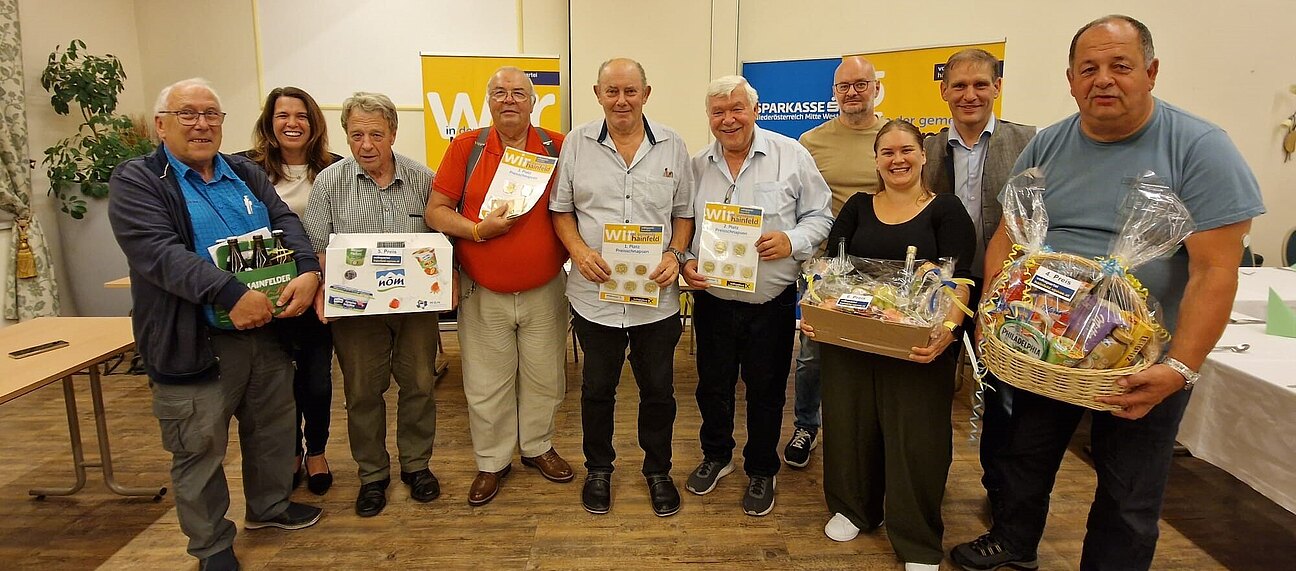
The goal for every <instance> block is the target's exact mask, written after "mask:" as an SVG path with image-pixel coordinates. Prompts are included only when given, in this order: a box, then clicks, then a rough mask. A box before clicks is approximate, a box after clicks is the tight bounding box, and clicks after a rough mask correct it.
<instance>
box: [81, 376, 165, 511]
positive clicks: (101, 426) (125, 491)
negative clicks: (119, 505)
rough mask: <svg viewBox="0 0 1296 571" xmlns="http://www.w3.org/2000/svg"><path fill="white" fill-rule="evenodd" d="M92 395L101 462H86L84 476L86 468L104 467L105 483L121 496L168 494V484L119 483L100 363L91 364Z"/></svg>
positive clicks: (157, 498)
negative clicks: (150, 485) (100, 373)
mask: <svg viewBox="0 0 1296 571" xmlns="http://www.w3.org/2000/svg"><path fill="white" fill-rule="evenodd" d="M90 396H91V402H92V403H93V404H94V416H95V431H96V432H97V435H98V437H99V462H93V463H89V462H87V463H85V464H83V468H82V470H81V472H82V474H83V476H82V478H84V473H85V468H87V467H98V468H102V469H103V477H104V483H105V484H107V485H108V489H109V490H112V492H113V493H115V494H117V495H120V496H152V497H153V501H155V502H156V501H159V500H161V499H162V496H164V495H166V492H167V489H166V486H162V487H160V488H128V487H125V486H122V485H121V484H118V483H117V478H116V477H114V476H113V465H112V452H111V451H110V450H109V449H108V421H107V418H106V415H105V414H104V404H103V386H102V385H101V384H100V381H99V365H91V366H90Z"/></svg>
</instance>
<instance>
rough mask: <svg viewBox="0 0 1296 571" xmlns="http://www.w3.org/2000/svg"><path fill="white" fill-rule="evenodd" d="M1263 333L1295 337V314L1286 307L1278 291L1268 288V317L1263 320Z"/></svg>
mask: <svg viewBox="0 0 1296 571" xmlns="http://www.w3.org/2000/svg"><path fill="white" fill-rule="evenodd" d="M1265 335H1277V336H1279V337H1296V314H1294V313H1292V309H1291V308H1290V307H1287V304H1286V303H1284V302H1283V300H1282V298H1281V297H1278V292H1276V291H1274V290H1273V288H1269V311H1268V319H1267V320H1265Z"/></svg>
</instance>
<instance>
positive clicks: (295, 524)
mask: <svg viewBox="0 0 1296 571" xmlns="http://www.w3.org/2000/svg"><path fill="white" fill-rule="evenodd" d="M323 514H324V510H322V509H320V508H317V507H315V506H308V505H306V504H299V503H297V502H288V507H287V508H285V509H284V511H283V512H281V513H280V514H279V515H277V516H275V517H274V518H273V519H270V520H267V521H252V520H247V521H245V522H243V528H244V529H261V528H263V527H277V528H279V529H302V528H305V527H310V526H312V525H315V522H317V521H319V520H320V516H321V515H323Z"/></svg>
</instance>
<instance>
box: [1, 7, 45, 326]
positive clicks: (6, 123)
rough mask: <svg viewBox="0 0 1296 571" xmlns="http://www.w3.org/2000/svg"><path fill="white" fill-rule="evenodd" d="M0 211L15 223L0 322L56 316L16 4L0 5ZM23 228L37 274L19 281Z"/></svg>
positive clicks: (5, 262) (5, 260) (6, 259)
mask: <svg viewBox="0 0 1296 571" xmlns="http://www.w3.org/2000/svg"><path fill="white" fill-rule="evenodd" d="M0 210H3V211H5V212H8V213H10V214H12V215H13V216H14V218H15V219H16V220H17V223H16V224H15V225H14V229H13V240H11V246H10V248H9V251H8V252H7V254H8V256H7V257H6V258H4V259H3V262H4V264H5V265H6V266H7V267H8V272H7V273H8V279H7V280H5V284H4V317H5V318H6V319H16V320H18V321H25V320H28V319H35V318H37V317H42V316H47V315H58V314H59V299H58V284H57V283H56V282H55V280H54V267H53V266H52V265H51V263H50V261H51V260H52V258H51V257H50V252H49V244H48V243H47V242H46V241H45V232H44V231H43V230H42V229H41V225H40V222H39V221H37V220H36V216H35V213H34V212H32V209H31V172H30V168H29V166H28V159H27V114H26V112H25V110H24V107H23V69H22V36H21V34H20V32H19V30H18V0H0ZM24 229H25V230H26V235H27V244H28V245H29V246H30V247H31V251H32V254H33V255H34V258H35V267H36V275H35V276H34V277H24V278H20V277H18V271H17V270H18V268H17V259H18V247H19V243H20V242H21V240H20V236H21V235H22V234H23V230H24Z"/></svg>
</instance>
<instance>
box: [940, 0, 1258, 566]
mask: <svg viewBox="0 0 1296 571" xmlns="http://www.w3.org/2000/svg"><path fill="white" fill-rule="evenodd" d="M1158 63H1159V62H1158V60H1157V59H1156V58H1155V57H1154V55H1153V46H1152V35H1151V33H1150V32H1149V31H1148V29H1147V27H1146V26H1144V25H1143V24H1142V23H1140V22H1138V21H1137V20H1135V19H1133V18H1130V17H1128V16H1119V15H1116V16H1106V17H1103V18H1100V19H1098V20H1095V21H1094V22H1091V23H1089V24H1088V25H1086V26H1084V27H1083V28H1081V29H1080V31H1079V32H1077V33H1076V35H1075V37H1074V38H1073V39H1072V42H1071V51H1070V56H1069V68H1068V69H1067V79H1068V81H1069V82H1070V85H1071V95H1072V96H1073V97H1074V98H1075V100H1076V104H1077V106H1078V107H1079V113H1078V114H1076V115H1073V116H1071V117H1068V118H1066V119H1064V120H1062V121H1061V122H1059V123H1057V124H1055V125H1052V126H1050V127H1048V128H1046V129H1045V130H1043V131H1041V132H1040V133H1039V135H1038V136H1036V137H1035V139H1034V140H1032V141H1031V143H1030V144H1029V145H1027V147H1026V149H1025V150H1023V151H1022V154H1021V156H1020V157H1019V158H1018V160H1017V164H1016V165H1015V167H1014V169H1013V171H1014V172H1021V171H1022V170H1025V169H1027V168H1030V167H1039V168H1040V169H1042V170H1043V172H1044V176H1045V184H1046V186H1047V190H1046V191H1045V193H1044V202H1045V207H1046V210H1047V212H1048V215H1049V228H1048V235H1047V239H1046V243H1047V244H1048V245H1049V246H1051V247H1052V248H1053V249H1055V250H1057V251H1062V252H1069V253H1074V254H1079V255H1082V256H1086V257H1093V256H1101V255H1104V254H1106V253H1107V250H1108V247H1109V246H1110V244H1111V242H1112V240H1113V239H1114V238H1115V237H1116V234H1117V233H1118V232H1119V231H1120V228H1119V226H1118V224H1119V221H1118V217H1117V216H1115V215H1114V214H1115V213H1116V212H1117V208H1118V207H1119V205H1120V203H1121V201H1122V200H1123V199H1124V197H1125V195H1126V193H1127V188H1128V184H1127V182H1128V181H1129V180H1130V179H1133V178H1135V177H1138V176H1139V175H1141V174H1142V173H1144V172H1145V171H1152V172H1154V173H1155V174H1156V175H1158V176H1159V177H1160V178H1161V179H1163V180H1164V181H1165V182H1167V183H1168V185H1169V186H1170V188H1171V189H1172V190H1173V191H1174V192H1175V193H1176V194H1177V195H1178V196H1179V197H1180V198H1181V199H1182V200H1183V202H1184V203H1185V204H1186V205H1187V207H1188V210H1189V212H1190V213H1191V214H1192V218H1193V220H1194V222H1195V223H1196V227H1197V231H1196V233H1194V234H1193V235H1191V236H1189V237H1188V238H1187V239H1186V240H1185V241H1184V246H1185V248H1183V249H1180V250H1179V251H1178V252H1177V253H1175V254H1174V255H1171V256H1168V257H1164V258H1161V259H1158V260H1153V261H1151V262H1149V263H1147V264H1145V265H1142V266H1139V267H1138V268H1137V270H1135V274H1136V275H1137V276H1138V278H1139V279H1140V280H1141V281H1142V283H1143V284H1144V285H1145V286H1147V288H1148V291H1149V293H1150V294H1151V295H1152V296H1153V297H1155V298H1156V299H1158V300H1160V302H1161V304H1162V307H1163V309H1164V312H1163V314H1162V320H1163V323H1164V324H1165V326H1166V328H1167V329H1169V330H1170V331H1171V333H1172V334H1173V342H1172V344H1171V346H1170V347H1169V349H1168V351H1167V355H1166V358H1164V360H1163V361H1162V362H1161V363H1158V364H1156V365H1153V366H1151V367H1149V368H1147V369H1146V370H1144V371H1142V372H1140V373H1137V374H1135V375H1130V376H1128V377H1125V378H1124V379H1122V380H1121V381H1119V382H1120V383H1121V384H1122V385H1124V386H1126V387H1128V389H1129V392H1128V393H1126V394H1125V395H1122V396H1117V397H1100V398H1099V399H1098V400H1099V401H1101V402H1103V403H1106V404H1112V405H1116V406H1119V407H1121V410H1119V411H1116V412H1112V413H1094V414H1093V428H1092V446H1093V460H1094V469H1095V471H1096V472H1097V476H1098V487H1097V490H1096V493H1095V494H1094V503H1093V506H1092V508H1091V510H1090V513H1089V522H1088V533H1087V534H1086V536H1085V542H1084V549H1083V551H1082V553H1081V558H1080V568H1081V569H1117V568H1119V569H1147V568H1149V567H1150V566H1151V564H1152V556H1153V553H1154V552H1155V550H1156V541H1157V535H1158V530H1157V521H1158V519H1159V518H1160V511H1161V500H1162V496H1163V495H1164V492H1165V485H1166V480H1167V477H1168V474H1169V469H1170V461H1171V456H1172V452H1173V448H1174V441H1175V434H1176V433H1177V432H1178V428H1179V421H1180V419H1181V418H1182V416H1183V411H1184V408H1185V407H1186V406H1187V404H1188V395H1189V393H1188V390H1189V389H1191V388H1192V384H1193V383H1194V382H1195V381H1196V379H1197V377H1198V374H1197V372H1196V371H1197V370H1198V369H1199V368H1200V367H1201V365H1202V362H1203V361H1205V359H1206V355H1207V353H1209V352H1210V349H1211V347H1213V346H1214V344H1215V342H1216V341H1218V340H1219V337H1220V334H1221V333H1222V332H1223V330H1224V326H1225V325H1226V324H1227V321H1228V315H1229V311H1230V308H1231V306H1232V301H1233V297H1234V293H1235V292H1236V289H1237V267H1238V263H1239V261H1240V260H1241V255H1242V237H1243V236H1244V235H1246V233H1247V232H1248V231H1249V230H1250V227H1251V219H1252V218H1254V217H1256V216H1258V215H1260V214H1263V213H1264V205H1263V204H1262V203H1261V200H1260V189H1259V186H1258V184H1257V183H1256V180H1255V177H1254V175H1252V173H1251V171H1250V169H1249V168H1248V167H1247V166H1246V161H1245V160H1243V158H1242V156H1241V154H1240V153H1239V152H1238V150H1237V148H1236V147H1234V146H1233V143H1232V142H1231V141H1229V139H1228V136H1227V135H1226V134H1225V133H1224V131H1222V130H1221V129H1220V128H1219V127H1217V126H1215V125H1212V124H1210V123H1208V122H1206V121H1204V120H1202V119H1200V118H1198V117H1195V116H1193V115H1190V114H1189V113H1187V112H1185V111H1183V110H1181V109H1179V108H1177V107H1174V106H1172V105H1170V104H1167V103H1165V102H1163V101H1160V100H1158V99H1156V98H1154V97H1153V96H1152V88H1153V86H1154V85H1155V83H1156V77H1157V70H1158ZM1010 248H1011V241H1010V240H1009V238H1008V235H1007V233H1006V231H1005V229H1004V226H1003V225H1002V224H1000V226H999V229H998V231H997V232H996V233H995V236H994V237H993V238H992V239H991V241H990V244H989V245H988V246H987V248H986V266H985V270H986V274H985V275H986V280H987V281H989V280H991V279H993V278H994V276H995V275H996V274H997V273H998V271H999V269H1000V268H1001V267H1002V263H1003V260H1004V259H1006V258H1007V257H1008V254H1009V249H1010ZM1185 302H1187V303H1185ZM1084 411H1085V409H1084V408H1082V407H1079V406H1075V405H1071V404H1066V403H1062V402H1060V401H1057V400H1053V399H1050V398H1047V397H1043V396H1040V395H1036V394H1033V393H1028V392H1026V391H1015V392H1014V397H1013V405H1012V409H1011V411H1010V412H1009V413H1007V414H1006V415H1000V416H987V418H986V420H985V422H986V430H987V431H990V430H992V429H993V430H1002V431H1004V434H1006V435H1007V436H1006V439H1007V440H1006V442H1004V443H1003V445H1002V447H1001V448H1000V449H998V450H995V451H993V453H992V454H989V455H983V456H982V464H983V468H984V469H985V471H986V474H987V478H986V479H985V482H986V483H987V484H989V485H988V486H987V490H986V492H987V494H988V496H989V499H990V506H991V513H992V518H993V522H994V523H993V527H992V528H991V530H990V532H989V533H987V534H985V535H983V536H981V537H980V538H977V539H976V540H974V541H971V542H969V543H964V544H961V545H958V546H956V547H955V548H954V549H953V550H952V551H951V552H950V558H951V559H953V560H954V561H955V562H956V563H958V564H959V565H961V566H963V568H965V569H994V568H997V567H1000V566H1005V565H1007V566H1014V567H1017V568H1022V569H1034V568H1036V567H1038V562H1037V560H1036V549H1037V547H1038V545H1039V541H1040V538H1041V537H1042V535H1043V532H1044V523H1045V520H1046V519H1047V516H1048V504H1049V494H1050V492H1051V491H1052V488H1053V482H1054V479H1055V476H1056V473H1057V470H1058V466H1059V464H1060V462H1061V460H1062V457H1063V454H1064V453H1065V452H1066V447H1067V444H1068V443H1069V441H1070V440H1071V436H1072V434H1073V433H1074V431H1075V428H1076V426H1077V424H1078V423H1079V421H1080V418H1081V416H1082V415H1083V413H1084ZM992 423H993V424H999V423H1002V424H1004V426H993V427H992V426H991V424H992Z"/></svg>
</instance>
